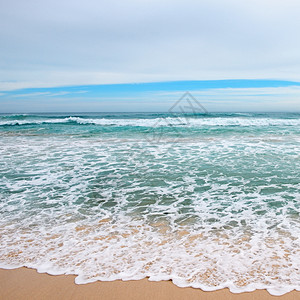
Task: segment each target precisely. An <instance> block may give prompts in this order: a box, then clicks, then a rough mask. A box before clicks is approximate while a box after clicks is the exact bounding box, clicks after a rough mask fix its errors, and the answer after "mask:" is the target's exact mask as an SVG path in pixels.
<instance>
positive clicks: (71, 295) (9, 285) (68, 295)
mask: <svg viewBox="0 0 300 300" xmlns="http://www.w3.org/2000/svg"><path fill="white" fill-rule="evenodd" d="M74 278H75V276H73V275H60V276H51V275H48V274H39V273H37V272H36V270H33V269H27V268H20V269H15V270H4V269H0V299H1V300H2V299H3V300H4V299H5V300H11V299H16V300H23V299H31V300H35V299H38V300H41V299H43V300H49V299H51V300H52V299H53V300H54V299H55V300H57V299H72V300H76V299H88V300H92V299H101V300H113V299H114V300H156V299H157V300H185V299H186V300H218V299H222V300H256V299H257V300H275V299H277V300H298V299H300V292H296V291H293V292H290V293H288V294H285V295H283V296H271V295H270V294H269V293H268V292H267V291H265V290H258V291H255V292H251V293H242V294H232V293H230V291H229V290H228V289H223V290H219V291H214V292H203V291H201V290H199V289H193V288H179V287H177V286H175V285H174V284H173V283H172V282H171V281H160V282H150V281H148V280H147V279H143V280H138V281H113V282H99V281H98V282H94V283H89V284H84V285H77V284H75V283H74Z"/></svg>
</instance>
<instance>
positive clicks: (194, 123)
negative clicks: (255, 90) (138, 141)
mask: <svg viewBox="0 0 300 300" xmlns="http://www.w3.org/2000/svg"><path fill="white" fill-rule="evenodd" d="M66 123H69V124H72V123H73V124H77V125H98V126H139V127H165V126H174V127H177V126H178V127H181V126H186V127H202V126H240V127H249V126H299V125H300V119H283V118H280V119H279V118H243V117H234V118H228V117H227V118H224V117H219V118H216V117H214V118H209V117H201V118H184V117H178V118H176V117H165V118H163V117H161V118H153V119H143V118H135V119H128V118H126V119H117V118H115V119H110V118H82V117H73V116H71V117H62V118H57V117H56V118H41V117H36V116H35V117H29V116H26V115H17V116H9V117H7V116H4V117H3V116H2V117H1V118H0V126H23V125H40V124H66Z"/></svg>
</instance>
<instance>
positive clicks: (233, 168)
mask: <svg viewBox="0 0 300 300" xmlns="http://www.w3.org/2000/svg"><path fill="white" fill-rule="evenodd" d="M299 146H300V114H203V115H174V114H159V113H157V114H156V113H145V114H130V113H127V114H124V113H123V114H76V115H75V114H40V115H36V114H35V115H0V190H1V193H0V211H1V219H0V234H1V244H0V266H1V267H6V268H14V267H19V266H27V267H32V268H36V269H38V270H39V271H40V272H48V273H51V274H64V273H67V274H77V275H78V277H77V278H76V282H77V283H87V282H91V281H95V280H115V279H124V280H129V279H140V278H144V277H150V280H168V279H172V280H173V282H174V283H175V284H176V285H178V286H193V287H198V288H202V289H203V290H215V289H219V288H223V287H229V288H230V290H231V291H233V292H242V291H250V290H254V289H257V288H267V289H268V291H269V292H270V293H272V294H274V295H279V294H283V293H285V292H288V291H290V290H292V289H298V290H300V285H299V282H300V271H299V269H300V255H299V254H300V253H299V252H300V247H299V246H300V241H299V236H300V217H299V206H300V176H299V175H300V147H299Z"/></svg>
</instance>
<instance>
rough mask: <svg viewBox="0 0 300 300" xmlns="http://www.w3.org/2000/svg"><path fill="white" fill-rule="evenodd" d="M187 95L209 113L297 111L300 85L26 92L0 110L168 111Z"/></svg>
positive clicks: (2, 99) (0, 98) (221, 83)
mask: <svg viewBox="0 0 300 300" xmlns="http://www.w3.org/2000/svg"><path fill="white" fill-rule="evenodd" d="M186 91H189V92H191V94H192V95H193V96H194V97H196V98H197V99H198V100H199V101H200V102H201V103H202V105H204V106H205V107H206V109H207V110H208V111H211V112H213V111H235V112H239V111H240V112H244V111H267V112H271V111H300V101H299V96H300V83H298V82H291V81H278V80H208V81H172V82H152V83H138V84H105V85H85V86H69V87H52V88H28V89H19V90H13V91H6V92H2V93H1V94H0V107H1V110H0V112H3V113H7V112H13V113H16V112H92V111H97V112H101V111H104V112H120V111H126V112H136V111H140V112H141V111H145V112H146V111H168V109H169V108H170V107H171V106H172V105H173V103H175V102H176V101H177V100H178V99H179V98H180V97H181V96H182V95H183V94H184V93H185V92H186Z"/></svg>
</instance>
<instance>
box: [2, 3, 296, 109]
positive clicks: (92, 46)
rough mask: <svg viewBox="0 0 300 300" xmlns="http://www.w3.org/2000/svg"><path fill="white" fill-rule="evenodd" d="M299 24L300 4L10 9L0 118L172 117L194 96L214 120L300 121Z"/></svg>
mask: <svg viewBox="0 0 300 300" xmlns="http://www.w3.org/2000/svg"><path fill="white" fill-rule="evenodd" d="M299 15H300V1H298V0H284V1H283V0H260V1H258V0H251V1H250V0H245V1H240V0H209V1H208V0H199V1H196V0H194V1H191V0H186V1H178V0H172V1H170V0H164V1H162V0H160V1H158V0H151V1H150V0H139V1H136V0H124V1H115V0H110V1H106V0H97V1H96V0H90V1H89V0H86V1H78V0H73V1H70V0H60V1H57V0H51V1H49V0H43V1H37V0H27V1H23V0H10V1H4V0H0V45H1V47H0V112H17V111H18V112H35V111H53V112H54V111H80V110H82V111H94V110H98V111H120V110H122V111H164V110H167V109H168V107H169V105H170V104H171V103H172V101H176V99H178V98H179V97H180V95H181V94H182V93H183V92H184V91H186V90H190V91H192V92H193V95H194V96H197V97H198V98H199V100H201V101H202V102H205V103H206V105H207V106H208V107H209V109H210V110H212V111H249V110H251V111H261V110H264V111H282V110H284V111H295V110H297V111H300V90H299V82H300V38H299V31H300V18H299ZM230 80H232V81H230ZM233 81H234V82H235V84H232V82H233ZM212 82H214V84H211V83H212ZM149 84H150V85H149ZM151 84H152V86H151Z"/></svg>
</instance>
